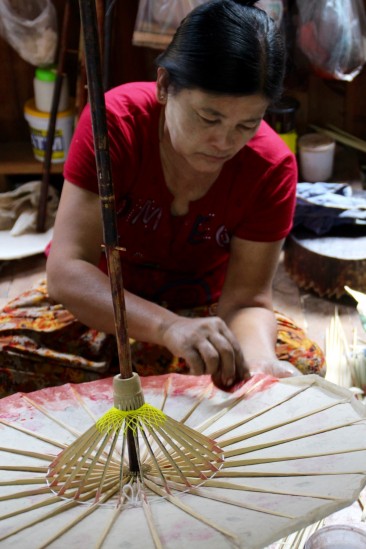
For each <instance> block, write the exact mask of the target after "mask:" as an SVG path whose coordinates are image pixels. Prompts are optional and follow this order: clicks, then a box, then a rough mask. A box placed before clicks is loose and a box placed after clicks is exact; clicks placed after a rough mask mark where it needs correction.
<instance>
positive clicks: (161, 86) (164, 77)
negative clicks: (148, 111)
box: [156, 67, 169, 105]
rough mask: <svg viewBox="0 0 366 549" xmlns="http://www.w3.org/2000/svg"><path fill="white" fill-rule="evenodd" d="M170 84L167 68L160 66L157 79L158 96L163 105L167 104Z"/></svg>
mask: <svg viewBox="0 0 366 549" xmlns="http://www.w3.org/2000/svg"><path fill="white" fill-rule="evenodd" d="M168 84H169V78H168V73H167V71H166V69H164V68H163V67H158V73H157V79H156V97H157V100H158V103H160V104H161V105H165V104H166V100H167V97H168Z"/></svg>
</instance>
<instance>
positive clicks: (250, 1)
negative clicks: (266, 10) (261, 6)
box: [232, 0, 258, 8]
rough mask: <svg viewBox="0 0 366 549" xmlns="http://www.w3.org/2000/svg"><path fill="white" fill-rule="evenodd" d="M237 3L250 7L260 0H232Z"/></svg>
mask: <svg viewBox="0 0 366 549" xmlns="http://www.w3.org/2000/svg"><path fill="white" fill-rule="evenodd" d="M232 2H234V3H235V4H241V5H242V6H248V7H249V8H252V7H253V6H254V4H256V3H257V2H258V0H232Z"/></svg>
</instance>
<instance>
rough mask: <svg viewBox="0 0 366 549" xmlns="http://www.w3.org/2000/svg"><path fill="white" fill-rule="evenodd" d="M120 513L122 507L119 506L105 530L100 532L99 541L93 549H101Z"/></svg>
mask: <svg viewBox="0 0 366 549" xmlns="http://www.w3.org/2000/svg"><path fill="white" fill-rule="evenodd" d="M121 511H122V507H121V505H119V506H118V507H117V508H116V509H115V510H114V513H113V515H112V519H111V520H110V522H109V523H108V524H107V526H106V528H105V529H104V531H103V532H102V534H101V536H100V538H99V540H98V541H97V543H96V545H95V549H101V547H102V546H103V543H104V542H105V540H106V539H107V536H108V534H109V532H110V531H111V529H112V527H113V525H114V523H115V522H116V520H117V518H118V517H119V515H120V513H121Z"/></svg>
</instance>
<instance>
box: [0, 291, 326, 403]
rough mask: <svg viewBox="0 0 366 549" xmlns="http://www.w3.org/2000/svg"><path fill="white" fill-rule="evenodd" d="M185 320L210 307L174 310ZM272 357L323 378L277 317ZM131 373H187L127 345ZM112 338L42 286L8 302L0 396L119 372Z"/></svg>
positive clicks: (297, 335) (167, 358) (1, 334)
mask: <svg viewBox="0 0 366 549" xmlns="http://www.w3.org/2000/svg"><path fill="white" fill-rule="evenodd" d="M177 313H178V314H181V315H183V316H190V317H202V316H210V315H214V314H215V307H214V306H210V307H208V306H207V307H197V308H195V309H189V310H183V311H177ZM276 318H277V323H278V336H277V345H276V353H277V356H278V358H279V359H280V360H288V361H289V362H291V363H292V364H293V365H294V366H296V367H297V368H298V369H299V370H300V371H301V372H302V373H304V374H307V373H320V374H322V373H323V370H324V367H325V361H324V355H323V352H322V351H321V349H320V348H319V346H318V345H317V344H316V343H315V342H313V341H311V340H309V339H308V338H307V337H306V335H305V333H304V331H303V330H302V329H301V328H299V327H298V326H296V325H295V324H294V323H293V322H292V321H291V320H290V319H289V318H287V317H286V316H284V315H282V314H280V313H276ZM131 356H132V366H133V369H134V370H135V371H136V372H138V374H139V375H142V376H146V375H159V374H167V373H181V374H187V373H188V372H189V369H188V367H187V365H186V364H185V362H184V360H182V359H180V358H177V357H174V356H173V355H172V354H171V353H170V352H169V351H168V350H167V349H166V348H164V347H159V346H157V345H152V344H149V343H144V342H139V341H131ZM118 371H119V369H118V359H117V351H116V342H115V338H114V336H112V335H107V334H104V333H102V332H98V331H97V330H93V329H91V328H88V327H87V326H85V325H84V324H81V323H80V322H79V321H78V320H77V319H76V318H75V317H74V316H73V315H72V314H71V313H70V312H69V311H67V310H66V309H64V308H63V306H62V305H60V304H58V303H55V302H53V301H52V300H51V299H50V298H49V296H48V294H47V287H46V283H45V282H42V283H40V284H39V285H38V287H36V288H34V289H32V290H30V291H28V292H25V293H23V294H22V295H20V296H19V297H17V298H15V299H13V300H12V301H10V302H9V303H8V304H7V305H6V306H5V307H4V308H3V310H2V311H1V312H0V396H6V395H9V394H12V393H15V392H18V391H24V392H29V391H35V390H38V389H42V388H44V387H50V386H56V385H63V384H64V383H80V382H83V381H93V380H96V379H99V378H102V377H109V376H111V375H115V374H116V373H118Z"/></svg>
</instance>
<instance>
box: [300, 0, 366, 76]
mask: <svg viewBox="0 0 366 549" xmlns="http://www.w3.org/2000/svg"><path fill="white" fill-rule="evenodd" d="M297 7H298V11H299V26H298V33H297V43H298V46H299V48H300V50H301V51H302V52H303V53H304V54H305V56H306V57H307V58H308V59H309V60H310V63H311V64H312V66H313V67H314V69H315V71H316V72H317V73H318V74H320V75H321V76H323V77H325V78H334V79H337V80H345V81H351V80H353V79H354V78H355V76H357V75H358V74H359V73H360V72H361V70H362V67H363V65H364V63H365V61H366V15H365V8H364V4H363V0H307V1H306V2H304V0H297Z"/></svg>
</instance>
